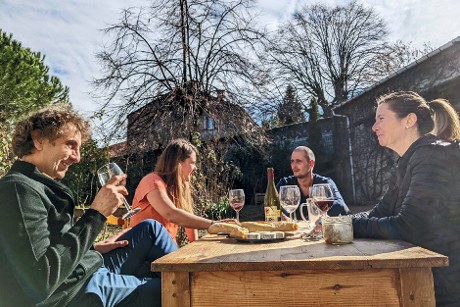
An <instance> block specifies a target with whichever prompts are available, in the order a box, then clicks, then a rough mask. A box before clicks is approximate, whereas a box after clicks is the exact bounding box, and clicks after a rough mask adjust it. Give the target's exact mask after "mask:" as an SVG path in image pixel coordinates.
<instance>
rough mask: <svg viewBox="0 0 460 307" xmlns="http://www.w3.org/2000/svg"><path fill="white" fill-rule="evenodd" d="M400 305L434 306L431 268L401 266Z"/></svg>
mask: <svg viewBox="0 0 460 307" xmlns="http://www.w3.org/2000/svg"><path fill="white" fill-rule="evenodd" d="M399 277H400V279H401V282H400V285H401V300H402V302H401V303H402V306H414V307H415V306H436V302H435V298H434V283H433V273H432V271H431V268H401V269H399Z"/></svg>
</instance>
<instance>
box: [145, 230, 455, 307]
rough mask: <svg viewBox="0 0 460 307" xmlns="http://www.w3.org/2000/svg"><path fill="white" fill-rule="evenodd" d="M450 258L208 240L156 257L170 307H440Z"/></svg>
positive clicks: (357, 246)
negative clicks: (439, 274)
mask: <svg viewBox="0 0 460 307" xmlns="http://www.w3.org/2000/svg"><path fill="white" fill-rule="evenodd" d="M447 265H448V259H447V257H446V256H443V255H440V254H437V253H435V252H432V251H429V250H426V249H424V248H421V247H417V246H414V245H411V244H409V243H406V242H402V241H387V240H372V239H355V240H354V241H353V243H351V244H346V245H341V246H335V245H328V244H326V243H325V242H324V241H317V242H307V241H305V240H303V239H291V240H286V241H283V242H277V243H265V244H249V243H239V242H237V241H236V240H234V239H228V238H226V237H224V236H208V237H206V238H204V239H201V240H199V241H195V242H194V243H191V244H188V245H186V246H184V247H182V248H181V249H179V250H177V251H175V252H173V253H171V254H169V255H166V256H164V257H162V258H160V259H157V260H156V261H154V262H153V263H152V266H151V268H152V271H157V272H158V271H160V272H161V275H162V305H163V306H164V307H166V306H299V305H301V306H307V305H310V306H382V305H384V306H435V298H434V288H433V275H432V272H431V268H432V267H440V266H447Z"/></svg>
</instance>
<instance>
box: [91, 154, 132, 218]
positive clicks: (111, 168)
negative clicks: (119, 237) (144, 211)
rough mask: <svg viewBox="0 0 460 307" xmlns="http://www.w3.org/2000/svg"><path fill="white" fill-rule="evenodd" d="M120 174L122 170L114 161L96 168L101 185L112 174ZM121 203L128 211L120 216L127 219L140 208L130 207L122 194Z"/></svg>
mask: <svg viewBox="0 0 460 307" xmlns="http://www.w3.org/2000/svg"><path fill="white" fill-rule="evenodd" d="M121 174H123V171H122V170H121V168H120V167H119V166H118V165H117V164H116V163H115V162H110V163H107V164H106V165H104V166H102V167H101V168H99V169H98V170H97V176H98V177H99V182H100V183H101V185H105V184H106V183H107V182H108V181H109V180H110V178H112V177H113V176H116V175H121ZM123 205H124V206H125V209H126V210H127V211H128V212H126V213H125V214H123V216H122V217H121V218H122V219H124V220H126V219H129V218H130V217H132V216H133V215H134V214H136V213H138V212H139V211H140V210H141V208H136V209H131V206H130V205H129V204H128V201H127V200H126V198H125V197H124V196H123Z"/></svg>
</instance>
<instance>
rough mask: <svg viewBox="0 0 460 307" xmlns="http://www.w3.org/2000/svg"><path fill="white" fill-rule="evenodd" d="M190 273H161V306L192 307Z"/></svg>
mask: <svg viewBox="0 0 460 307" xmlns="http://www.w3.org/2000/svg"><path fill="white" fill-rule="evenodd" d="M189 276H190V274H189V272H162V273H161V304H162V306H163V307H169V306H181V307H190V278H189Z"/></svg>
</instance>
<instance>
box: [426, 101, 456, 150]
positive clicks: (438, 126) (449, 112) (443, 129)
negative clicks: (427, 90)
mask: <svg viewBox="0 0 460 307" xmlns="http://www.w3.org/2000/svg"><path fill="white" fill-rule="evenodd" d="M429 105H430V108H431V109H432V110H433V115H434V128H433V131H432V133H433V134H435V135H436V136H437V137H439V138H440V139H443V140H446V141H454V140H460V121H459V118H458V113H457V111H455V109H454V108H453V107H452V106H451V105H450V103H449V102H448V101H447V100H445V99H435V100H433V101H431V102H429Z"/></svg>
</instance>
